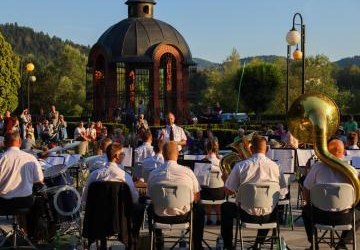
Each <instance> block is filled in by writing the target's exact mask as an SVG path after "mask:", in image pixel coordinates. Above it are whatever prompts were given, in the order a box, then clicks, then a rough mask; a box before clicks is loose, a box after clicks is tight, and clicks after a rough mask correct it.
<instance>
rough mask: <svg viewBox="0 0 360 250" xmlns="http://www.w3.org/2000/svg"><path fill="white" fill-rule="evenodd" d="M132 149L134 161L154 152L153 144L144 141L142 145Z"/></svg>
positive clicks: (138, 160)
mask: <svg viewBox="0 0 360 250" xmlns="http://www.w3.org/2000/svg"><path fill="white" fill-rule="evenodd" d="M134 151H135V152H134V155H135V158H134V162H142V161H143V160H144V159H145V158H148V157H151V156H154V154H155V153H154V149H153V146H151V144H150V143H148V142H144V143H143V145H141V146H140V147H137V148H136V149H135V150H134Z"/></svg>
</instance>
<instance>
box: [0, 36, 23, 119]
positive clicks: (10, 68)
mask: <svg viewBox="0 0 360 250" xmlns="http://www.w3.org/2000/svg"><path fill="white" fill-rule="evenodd" d="M19 88H20V73H19V58H18V56H17V55H16V54H15V53H14V52H13V50H12V48H11V45H10V44H9V43H8V42H7V41H5V38H4V36H3V35H2V33H1V32H0V113H1V114H3V113H4V112H5V111H6V110H7V109H9V110H10V111H13V110H15V109H16V107H17V106H18V97H17V92H18V90H19Z"/></svg>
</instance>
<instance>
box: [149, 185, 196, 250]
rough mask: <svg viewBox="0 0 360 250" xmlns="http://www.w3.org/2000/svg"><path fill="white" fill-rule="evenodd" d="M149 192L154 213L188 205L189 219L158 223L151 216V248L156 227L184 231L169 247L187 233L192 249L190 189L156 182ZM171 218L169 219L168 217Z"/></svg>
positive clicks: (155, 218) (191, 198) (155, 217)
mask: <svg viewBox="0 0 360 250" xmlns="http://www.w3.org/2000/svg"><path fill="white" fill-rule="evenodd" d="M149 194H150V197H151V200H152V205H153V208H154V213H155V215H156V211H164V210H165V209H173V208H181V207H185V206H189V207H190V216H189V221H188V222H185V223H177V224H175V223H174V224H172V223H160V222H159V221H158V219H157V216H153V221H152V229H150V230H151V232H150V233H151V250H152V249H153V248H154V246H155V240H154V239H155V237H154V233H155V230H156V229H161V230H163V231H164V230H170V231H171V230H181V231H185V233H184V234H183V235H181V237H180V238H179V239H178V240H177V241H176V242H175V243H174V244H173V246H172V247H171V248H170V249H173V248H174V247H175V246H176V245H177V244H178V243H179V242H180V241H181V240H183V237H184V236H185V235H186V234H189V249H190V250H191V249H192V221H193V211H192V202H193V199H194V196H193V194H192V191H191V189H190V188H189V187H188V186H185V185H175V184H173V183H169V182H163V183H157V184H155V185H153V186H151V187H150V189H149ZM171 217H172V218H175V217H176V216H167V217H166V218H168V219H170V218H171ZM170 220H171V219H170Z"/></svg>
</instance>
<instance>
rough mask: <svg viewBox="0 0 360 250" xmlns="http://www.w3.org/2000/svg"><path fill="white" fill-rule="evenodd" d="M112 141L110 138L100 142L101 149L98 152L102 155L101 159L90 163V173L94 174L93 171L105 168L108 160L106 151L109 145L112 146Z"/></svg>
mask: <svg viewBox="0 0 360 250" xmlns="http://www.w3.org/2000/svg"><path fill="white" fill-rule="evenodd" d="M111 143H112V140H111V139H110V138H108V137H106V138H104V139H102V140H101V142H100V147H99V148H98V150H97V154H98V155H100V157H99V158H97V159H96V160H95V161H94V162H90V164H89V165H90V166H89V172H90V173H92V172H93V171H95V170H97V169H99V168H102V167H105V166H106V164H107V162H108V158H107V156H106V149H107V147H108V146H109V145H111Z"/></svg>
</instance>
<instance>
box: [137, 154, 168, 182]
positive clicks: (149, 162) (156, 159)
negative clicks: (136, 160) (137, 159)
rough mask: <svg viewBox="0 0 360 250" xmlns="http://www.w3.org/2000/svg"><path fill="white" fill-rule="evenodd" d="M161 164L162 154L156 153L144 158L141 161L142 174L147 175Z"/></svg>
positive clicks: (162, 162)
mask: <svg viewBox="0 0 360 250" xmlns="http://www.w3.org/2000/svg"><path fill="white" fill-rule="evenodd" d="M162 164H164V156H163V155H162V154H156V155H154V156H151V157H148V158H145V159H144V160H143V162H142V168H143V171H144V176H149V174H150V172H151V171H153V170H154V169H156V168H158V167H160V166H161V165H162ZM145 181H147V180H145Z"/></svg>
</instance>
